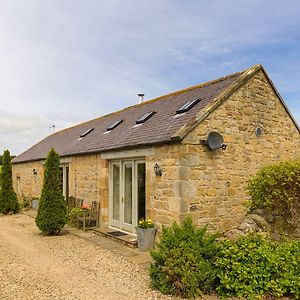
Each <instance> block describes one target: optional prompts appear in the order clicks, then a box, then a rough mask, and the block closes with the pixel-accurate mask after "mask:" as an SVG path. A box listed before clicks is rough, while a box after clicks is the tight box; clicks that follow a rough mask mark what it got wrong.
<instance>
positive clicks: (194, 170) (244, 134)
mask: <svg viewBox="0 0 300 300" xmlns="http://www.w3.org/2000/svg"><path fill="white" fill-rule="evenodd" d="M257 127H261V128H262V135H261V136H260V137H257V136H256V134H255V129H256V128H257ZM211 131H218V132H219V133H221V134H222V135H223V137H224V140H225V143H226V144H227V148H226V150H216V151H210V150H208V149H207V148H206V147H205V146H203V145H199V140H203V139H206V138H207V135H208V133H209V132H211ZM299 142H300V134H299V131H298V130H297V128H296V126H295V125H294V123H293V121H292V120H291V118H290V117H289V115H288V113H287V112H286V110H285V108H284V106H283V105H282V103H281V102H280V101H279V99H278V97H277V95H276V94H275V92H274V91H273V89H272V87H271V86H270V84H269V82H268V80H267V78H266V77H265V75H264V73H263V72H262V71H259V72H257V73H256V74H255V75H254V76H253V77H252V78H250V79H249V80H248V81H247V82H246V83H245V84H244V85H243V86H242V87H241V88H240V89H239V90H237V91H236V92H235V93H234V94H232V95H231V96H230V97H229V98H228V99H227V100H226V101H225V102H224V103H223V104H221V106H219V107H218V108H217V109H216V110H215V111H214V112H212V113H211V114H210V115H209V116H208V118H206V119H205V120H204V121H203V122H202V123H200V124H199V125H198V126H197V127H196V128H195V129H194V130H193V131H192V132H190V133H189V134H188V135H187V136H186V137H185V139H184V141H183V143H184V144H186V145H187V147H186V148H183V150H185V154H184V155H185V156H186V158H187V160H190V161H195V164H194V165H193V164H191V165H190V166H187V168H188V169H187V170H186V172H188V173H189V174H190V175H189V176H188V180H185V185H186V189H187V190H189V191H190V195H186V196H185V197H183V201H184V203H185V205H183V207H184V212H185V213H190V214H191V215H192V216H193V219H194V220H195V222H196V223H197V224H199V225H203V224H210V226H211V228H213V229H218V230H220V231H224V230H228V229H231V228H232V227H233V226H236V225H238V224H239V223H240V222H241V221H242V219H243V217H244V215H245V209H244V206H243V204H244V202H245V200H246V199H247V194H246V185H247V180H248V179H249V178H250V177H251V176H253V175H254V174H255V173H256V172H257V171H258V170H259V169H260V168H261V167H263V166H265V165H268V164H271V163H274V162H277V161H280V160H287V159H295V158H298V157H299V154H298V148H297V146H298V145H299ZM197 160H198V162H197ZM183 180H184V179H183Z"/></svg>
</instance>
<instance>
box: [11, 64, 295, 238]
mask: <svg viewBox="0 0 300 300" xmlns="http://www.w3.org/2000/svg"><path fill="white" fill-rule="evenodd" d="M299 142H300V134H299V127H298V125H297V123H296V121H295V120H294V118H293V117H292V115H291V113H290V112H289V110H288V108H287V106H286V105H285V103H284V101H283V100H282V98H281V96H280V94H279V93H278V91H277V90H276V88H275V86H274V84H273V83H272V81H271V79H270V78H269V76H268V75H267V73H266V72H265V70H264V69H263V67H262V66H261V65H256V66H253V67H251V68H249V69H247V70H245V71H242V72H237V73H235V74H231V75H228V76H225V77H222V78H219V79H216V80H213V81H209V82H206V83H203V84H200V85H197V86H193V87H190V88H187V89H185V90H181V91H178V92H174V93H171V94H168V95H164V96H161V97H159V98H156V99H153V100H149V101H145V102H143V103H140V104H137V105H134V106H130V107H128V108H125V109H123V110H120V111H117V112H115V113H112V114H109V115H106V116H103V117H100V118H97V119H94V120H91V121H88V122H85V123H82V124H79V125H77V126H74V127H71V128H67V129H65V130H62V131H59V132H57V133H54V134H52V135H50V136H48V137H46V138H45V139H43V140H42V141H40V142H39V143H37V144H36V145H34V146H33V147H31V148H30V149H28V150H27V151H25V152H24V153H22V154H21V155H19V156H18V157H16V158H15V159H14V160H13V180H14V187H15V190H16V192H17V194H18V196H19V197H20V198H21V197H26V198H31V199H32V198H38V197H39V196H40V194H41V188H42V183H43V170H44V161H45V157H46V156H47V153H48V151H49V150H50V149H51V147H54V149H55V150H56V151H57V152H58V153H59V154H60V157H61V167H62V171H63V192H64V195H65V196H66V197H69V196H72V197H75V198H76V199H83V200H84V202H91V201H94V200H96V201H98V202H100V204H101V214H100V215H101V216H100V222H101V225H102V226H103V225H105V226H109V227H113V228H116V229H119V230H124V231H127V232H132V233H134V232H135V230H134V227H135V225H136V224H137V222H138V220H139V219H140V218H143V217H146V218H151V219H152V220H153V221H154V222H155V223H156V225H158V226H159V227H160V226H161V225H162V224H164V225H170V224H171V223H172V222H173V221H180V220H182V218H183V217H184V216H186V215H187V214H190V215H191V216H192V218H193V220H194V222H195V223H196V224H199V225H202V224H209V225H210V227H211V228H212V229H218V230H220V231H224V230H228V229H231V228H232V227H233V226H235V225H237V224H239V223H240V221H241V220H242V218H243V217H244V215H245V208H244V206H243V203H244V201H245V200H246V199H247V195H246V192H245V186H246V182H247V180H248V179H249V177H250V176H252V175H254V174H255V173H256V172H257V171H258V170H259V169H260V168H261V167H262V166H264V165H267V164H270V163H274V162H277V161H280V160H286V159H293V158H296V157H297V150H298V149H297V146H298V145H299Z"/></svg>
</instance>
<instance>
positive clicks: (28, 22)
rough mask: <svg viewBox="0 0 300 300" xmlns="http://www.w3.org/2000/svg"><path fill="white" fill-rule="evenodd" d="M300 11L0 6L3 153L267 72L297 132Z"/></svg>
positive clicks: (209, 5)
mask: <svg viewBox="0 0 300 300" xmlns="http://www.w3.org/2000/svg"><path fill="white" fill-rule="evenodd" d="M299 54H300V1H297V0H295V1H289V0H286V1H268V0H265V1H258V0H257V1H256V0H251V1H250V0H243V1H240V0H239V1H238V0H226V1H221V0H220V1H214V0H211V1H202V0H198V1H197V0H195V1H192V0H190V1H184V0H182V1H175V0H172V1H171V0H164V1H158V0H153V1H146V0H110V1H100V0H98V1H94V0H88V1H83V0H81V1H79V0H43V1H40V0H26V1H19V0H0V116H1V118H0V151H1V152H2V151H3V150H4V149H9V150H10V151H11V152H12V153H13V154H20V153H21V152H23V151H24V150H26V149H27V148H28V147H29V146H31V145H33V144H35V143H36V142H38V141H39V140H40V139H42V138H43V137H45V136H47V135H48V134H50V133H52V129H51V128H50V126H51V125H52V124H55V125H56V129H57V130H60V129H63V128H65V127H68V126H71V125H74V124H76V123H79V122H82V121H86V120H89V119H92V118H94V117H97V116H101V115H104V114H106V113H109V112H112V111H114V110H117V109H121V108H123V107H126V106H129V105H132V104H134V103H136V102H137V101H138V97H137V93H138V92H140V91H143V92H144V93H145V98H146V99H151V98H153V97H156V96H160V95H162V94H165V93H169V92H172V91H175V90H179V89H182V88H186V87H189V86H192V85H195V84H198V83H201V82H204V81H208V80H211V79H214V78H217V77H220V76H223V75H226V74H229V73H233V72H236V71H240V70H243V69H245V68H248V67H250V66H252V65H254V64H258V63H260V64H263V65H264V67H265V69H266V70H267V72H268V73H269V75H270V77H271V78H272V80H273V82H274V83H275V85H276V86H277V88H278V90H279V92H280V93H281V95H282V96H283V98H284V100H285V101H286V103H287V104H288V106H289V108H290V110H291V111H292V113H293V115H294V116H295V118H296V120H297V121H298V122H300V101H299V99H300V84H299V83H300V55H299Z"/></svg>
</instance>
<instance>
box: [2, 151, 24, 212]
mask: <svg viewBox="0 0 300 300" xmlns="http://www.w3.org/2000/svg"><path fill="white" fill-rule="evenodd" d="M0 182H1V190H0V212H2V213H4V214H8V213H9V212H13V213H17V212H18V211H19V209H20V207H19V202H18V199H17V195H16V193H15V191H14V188H13V181H12V170H11V156H10V153H9V151H8V150H5V151H4V152H3V156H2V168H1V180H0Z"/></svg>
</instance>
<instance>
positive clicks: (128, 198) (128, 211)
mask: <svg viewBox="0 0 300 300" xmlns="http://www.w3.org/2000/svg"><path fill="white" fill-rule="evenodd" d="M132 200H133V199H132V163H124V208H123V209H124V222H125V223H127V224H132Z"/></svg>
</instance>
